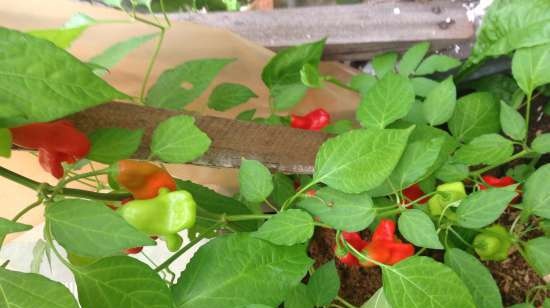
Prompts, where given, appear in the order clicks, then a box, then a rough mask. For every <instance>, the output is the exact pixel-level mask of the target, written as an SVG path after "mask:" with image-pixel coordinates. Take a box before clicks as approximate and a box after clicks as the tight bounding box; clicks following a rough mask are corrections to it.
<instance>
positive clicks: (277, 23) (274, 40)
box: [171, 0, 474, 60]
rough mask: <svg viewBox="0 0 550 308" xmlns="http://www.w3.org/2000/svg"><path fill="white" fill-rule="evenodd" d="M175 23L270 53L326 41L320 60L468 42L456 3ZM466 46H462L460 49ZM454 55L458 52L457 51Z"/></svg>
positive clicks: (371, 5) (468, 30) (193, 17)
mask: <svg viewBox="0 0 550 308" xmlns="http://www.w3.org/2000/svg"><path fill="white" fill-rule="evenodd" d="M171 17H172V18H174V19H176V20H185V21H191V22H195V23H199V24H204V25H209V26H213V27H218V28H224V29H228V30H230V31H233V32H235V33H237V34H239V35H240V36H242V37H244V38H246V39H248V40H251V41H253V42H256V43H258V44H261V45H263V46H265V47H267V48H270V49H272V50H275V51H277V50H280V49H282V48H286V47H289V46H294V45H298V44H302V43H305V42H311V41H314V40H318V39H321V38H324V37H326V38H327V47H326V49H325V54H324V58H325V59H337V60H364V59H368V58H370V57H372V55H374V54H376V53H380V52H384V51H390V50H394V51H403V50H405V49H406V48H407V47H409V46H410V45H411V44H414V43H417V42H422V41H429V42H431V43H432V49H435V50H440V49H450V51H451V53H452V52H455V50H454V49H455V48H454V46H455V45H458V46H461V48H460V51H458V52H457V55H458V56H461V57H464V56H467V52H465V51H467V50H466V49H468V48H465V47H468V44H467V43H468V42H471V41H472V40H473V38H474V25H473V23H472V22H470V21H469V20H468V18H467V16H466V9H465V8H463V7H462V3H461V1H456V2H455V1H448V0H434V1H418V2H412V1H398V0H389V1H388V0H386V1H380V0H374V1H367V2H366V3H364V4H356V5H337V6H319V7H302V8H291V9H277V10H273V11H248V12H224V13H208V14H201V13H179V14H172V15H171ZM465 43H466V44H465ZM457 49H458V48H457Z"/></svg>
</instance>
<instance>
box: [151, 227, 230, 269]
mask: <svg viewBox="0 0 550 308" xmlns="http://www.w3.org/2000/svg"><path fill="white" fill-rule="evenodd" d="M221 226H223V224H221V223H219V224H216V225H214V226H212V227H210V229H208V230H206V231H204V232H203V233H201V234H199V236H197V237H196V238H195V239H193V240H192V241H190V242H189V243H187V245H185V246H183V247H182V248H181V249H180V250H178V251H177V252H176V253H174V254H173V255H172V256H170V257H169V258H168V259H166V261H164V262H162V263H161V264H160V265H159V266H157V267H156V268H155V272H160V271H162V270H163V269H165V268H168V266H170V264H172V263H173V262H174V261H176V260H177V259H178V258H179V257H181V255H183V254H184V253H185V252H186V251H187V250H189V249H191V248H192V247H193V246H195V244H197V243H198V242H200V241H201V240H203V239H204V238H206V237H207V236H208V235H209V234H210V233H212V232H214V231H216V230H217V229H218V228H220V227H221Z"/></svg>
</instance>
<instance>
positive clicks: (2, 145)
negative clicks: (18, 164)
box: [0, 128, 12, 158]
mask: <svg viewBox="0 0 550 308" xmlns="http://www.w3.org/2000/svg"><path fill="white" fill-rule="evenodd" d="M11 146H12V137H11V132H10V130H9V129H7V128H0V156H1V157H6V158H10V156H11Z"/></svg>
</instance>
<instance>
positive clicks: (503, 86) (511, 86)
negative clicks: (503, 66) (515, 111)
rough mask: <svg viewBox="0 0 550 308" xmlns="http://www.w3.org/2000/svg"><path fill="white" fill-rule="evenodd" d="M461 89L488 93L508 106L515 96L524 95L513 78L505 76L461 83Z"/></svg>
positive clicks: (495, 75)
mask: <svg viewBox="0 0 550 308" xmlns="http://www.w3.org/2000/svg"><path fill="white" fill-rule="evenodd" d="M461 87H464V88H466V89H473V90H476V91H479V92H490V93H491V94H493V95H494V96H495V98H496V100H497V101H499V102H500V101H505V102H507V103H510V105H512V102H513V101H514V100H515V96H516V95H524V94H523V92H522V91H521V89H520V88H519V87H518V85H517V83H516V81H515V80H514V78H512V77H510V76H508V75H505V74H492V75H489V76H485V77H481V78H479V79H475V80H472V81H468V82H465V83H463V84H462V83H461ZM516 93H517V94H516ZM512 106H513V105H512Z"/></svg>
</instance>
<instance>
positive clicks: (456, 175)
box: [435, 162, 470, 183]
mask: <svg viewBox="0 0 550 308" xmlns="http://www.w3.org/2000/svg"><path fill="white" fill-rule="evenodd" d="M468 175H470V169H468V166H466V165H464V164H457V163H452V162H447V163H445V164H444V165H443V166H441V168H439V169H438V170H437V171H436V172H435V177H436V178H437V179H439V180H441V181H443V182H447V183H448V182H458V181H462V180H464V179H465V178H467V177H468Z"/></svg>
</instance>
